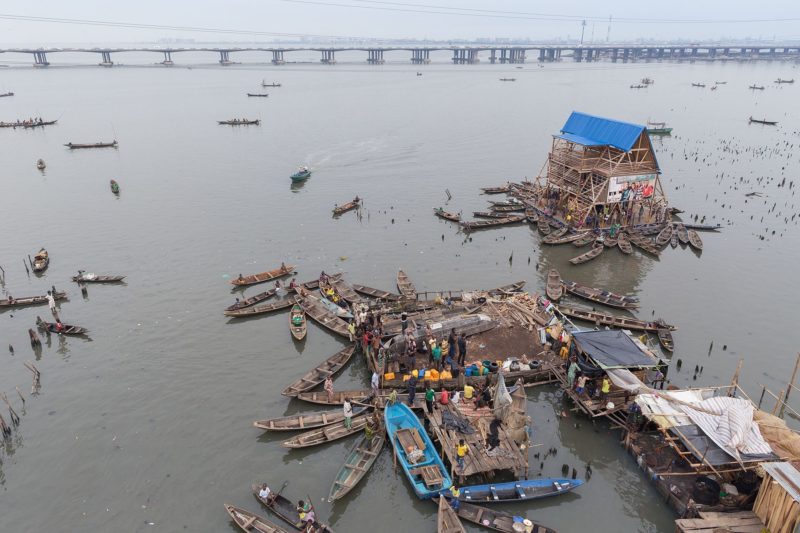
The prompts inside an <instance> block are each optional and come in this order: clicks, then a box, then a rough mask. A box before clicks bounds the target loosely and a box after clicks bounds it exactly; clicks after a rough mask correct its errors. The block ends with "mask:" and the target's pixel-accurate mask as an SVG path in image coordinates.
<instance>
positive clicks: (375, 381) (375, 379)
mask: <svg viewBox="0 0 800 533" xmlns="http://www.w3.org/2000/svg"><path fill="white" fill-rule="evenodd" d="M380 379H381V378H380V376H379V375H378V373H377V372H373V373H372V394H374V395H375V396H377V395H378V386H379V385H380Z"/></svg>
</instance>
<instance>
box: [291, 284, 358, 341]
mask: <svg viewBox="0 0 800 533" xmlns="http://www.w3.org/2000/svg"><path fill="white" fill-rule="evenodd" d="M300 305H302V306H303V309H305V311H306V314H307V315H308V316H309V317H311V319H312V320H314V321H315V322H317V323H318V324H319V325H320V326H323V327H326V328H328V329H329V330H331V331H332V332H334V333H336V334H337V335H341V336H342V337H347V338H349V337H350V334H349V333H348V332H347V323H346V322H345V321H344V320H342V319H341V318H339V317H338V316H336V315H335V314H334V313H332V312H330V311H329V310H328V308H327V307H325V305H324V304H323V303H322V302H321V301H320V299H319V297H317V296H315V295H313V294H310V293H309V294H307V295H305V297H303V298H301V299H300Z"/></svg>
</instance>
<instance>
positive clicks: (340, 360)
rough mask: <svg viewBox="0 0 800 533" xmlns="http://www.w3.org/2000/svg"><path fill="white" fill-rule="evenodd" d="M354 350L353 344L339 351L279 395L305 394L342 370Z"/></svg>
mask: <svg viewBox="0 0 800 533" xmlns="http://www.w3.org/2000/svg"><path fill="white" fill-rule="evenodd" d="M355 348H356V347H355V345H354V344H353V345H350V346H347V347H346V348H343V349H342V350H339V351H338V352H336V353H335V354H333V355H332V356H330V357H329V358H327V359H326V360H325V361H323V362H322V363H320V364H319V365H317V367H316V368H314V369H313V370H310V371H309V372H308V373H306V374H305V375H304V376H303V377H301V378H300V379H298V380H297V381H295V382H294V383H292V384H291V385H289V386H288V387H286V388H285V389H283V392H281V394H283V395H284V396H297V395H298V394H300V393H301V392H306V391H309V390H311V389H313V388H314V387H316V386H317V385H319V384H320V383H322V382H323V381H325V378H327V377H328V376H333V375H334V374H336V373H337V372H339V371H340V370H341V369H342V368H344V365H346V364H347V362H348V361H349V360H350V358H351V357H352V356H353V352H354V351H355Z"/></svg>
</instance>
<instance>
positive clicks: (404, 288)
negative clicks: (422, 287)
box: [397, 270, 417, 300]
mask: <svg viewBox="0 0 800 533" xmlns="http://www.w3.org/2000/svg"><path fill="white" fill-rule="evenodd" d="M397 290H398V291H400V295H401V296H402V297H403V298H408V299H410V300H413V299H414V298H416V297H417V288H416V287H415V286H414V284H413V283H411V280H410V279H408V275H406V273H405V272H403V271H402V270H398V271H397Z"/></svg>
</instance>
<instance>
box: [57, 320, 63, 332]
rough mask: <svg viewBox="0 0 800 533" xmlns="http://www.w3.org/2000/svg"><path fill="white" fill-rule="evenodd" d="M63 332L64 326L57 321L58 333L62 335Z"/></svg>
mask: <svg viewBox="0 0 800 533" xmlns="http://www.w3.org/2000/svg"><path fill="white" fill-rule="evenodd" d="M63 331H64V324H62V323H61V321H60V320H56V333H62V332H63Z"/></svg>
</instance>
